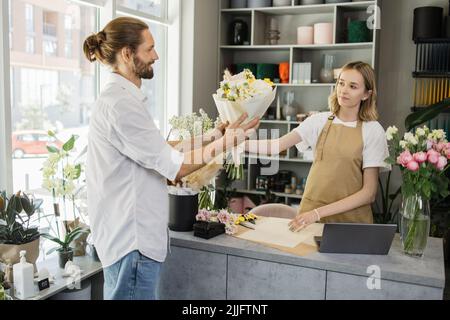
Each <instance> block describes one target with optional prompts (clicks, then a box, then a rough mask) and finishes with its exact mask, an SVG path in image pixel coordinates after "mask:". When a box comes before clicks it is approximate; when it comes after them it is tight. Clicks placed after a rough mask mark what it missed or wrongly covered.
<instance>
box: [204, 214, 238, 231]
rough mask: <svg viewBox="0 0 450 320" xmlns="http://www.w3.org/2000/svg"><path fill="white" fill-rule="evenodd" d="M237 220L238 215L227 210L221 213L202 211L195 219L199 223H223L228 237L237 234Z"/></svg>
mask: <svg viewBox="0 0 450 320" xmlns="http://www.w3.org/2000/svg"><path fill="white" fill-rule="evenodd" d="M237 218H238V215H236V214H234V213H231V212H229V211H227V210H225V209H223V210H219V211H216V210H206V209H201V210H199V211H198V214H197V216H196V217H195V219H196V220H197V221H206V222H219V223H223V224H224V225H225V233H226V234H228V235H233V234H235V233H236V232H237V230H238V229H237V225H236V221H237Z"/></svg>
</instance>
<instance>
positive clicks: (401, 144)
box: [400, 140, 408, 149]
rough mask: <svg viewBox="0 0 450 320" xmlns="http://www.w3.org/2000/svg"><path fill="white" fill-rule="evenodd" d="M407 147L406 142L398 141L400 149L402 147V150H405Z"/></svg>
mask: <svg viewBox="0 0 450 320" xmlns="http://www.w3.org/2000/svg"><path fill="white" fill-rule="evenodd" d="M407 145H408V142H407V141H405V140H402V141H400V147H402V148H403V149H406V146H407Z"/></svg>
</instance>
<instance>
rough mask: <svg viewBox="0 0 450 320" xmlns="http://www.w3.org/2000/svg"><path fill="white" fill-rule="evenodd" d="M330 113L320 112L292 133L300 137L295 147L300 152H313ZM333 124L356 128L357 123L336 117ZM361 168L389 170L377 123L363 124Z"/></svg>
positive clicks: (386, 147) (379, 127)
mask: <svg viewBox="0 0 450 320" xmlns="http://www.w3.org/2000/svg"><path fill="white" fill-rule="evenodd" d="M331 115H332V113H331V112H322V113H319V114H315V115H313V116H311V117H309V118H307V119H306V120H305V121H304V122H302V123H301V124H300V125H299V126H298V127H297V128H295V129H294V132H296V133H297V134H299V135H300V137H301V138H302V142H301V143H299V144H298V145H297V149H298V150H299V151H300V152H303V151H306V150H307V149H308V148H312V150H313V152H315V149H316V144H317V141H318V140H319V136H320V134H321V132H322V130H323V128H324V127H325V125H326V123H327V121H328V118H329V117H330V116H331ZM333 123H335V124H343V125H345V126H347V127H352V128H356V126H357V125H358V122H357V121H354V122H343V121H342V120H340V119H339V118H338V117H336V118H335V119H334V121H333ZM362 132H363V142H364V148H363V168H362V169H366V168H382V171H387V170H390V169H391V168H390V166H389V165H388V164H386V163H385V161H384V160H385V159H386V158H387V157H389V149H388V145H387V140H386V134H385V131H384V129H383V127H382V126H381V124H380V123H379V122H378V121H370V122H363V126H362Z"/></svg>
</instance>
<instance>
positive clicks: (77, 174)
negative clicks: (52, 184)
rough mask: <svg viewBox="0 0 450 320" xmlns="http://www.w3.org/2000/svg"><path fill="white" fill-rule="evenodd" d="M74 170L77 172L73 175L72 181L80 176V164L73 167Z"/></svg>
mask: <svg viewBox="0 0 450 320" xmlns="http://www.w3.org/2000/svg"><path fill="white" fill-rule="evenodd" d="M75 170H76V171H77V173H76V174H75V177H74V180H77V179H79V178H80V176H81V164H77V165H76V166H75Z"/></svg>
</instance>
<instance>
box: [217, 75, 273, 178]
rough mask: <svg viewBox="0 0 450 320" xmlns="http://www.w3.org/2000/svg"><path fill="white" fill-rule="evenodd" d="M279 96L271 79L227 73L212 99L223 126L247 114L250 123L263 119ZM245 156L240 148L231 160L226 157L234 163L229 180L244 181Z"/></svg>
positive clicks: (228, 170)
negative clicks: (241, 164) (242, 158)
mask: <svg viewBox="0 0 450 320" xmlns="http://www.w3.org/2000/svg"><path fill="white" fill-rule="evenodd" d="M276 94H277V90H276V88H275V89H274V88H273V83H272V82H271V81H270V80H269V79H264V80H257V79H255V76H254V75H253V74H252V72H251V71H250V70H248V69H245V70H244V71H242V72H241V73H239V74H237V75H234V76H233V75H231V73H230V72H229V71H228V70H225V74H224V77H223V81H222V82H221V83H220V88H219V89H218V90H217V92H216V94H214V95H213V98H214V102H215V103H216V107H217V110H218V111H219V116H220V119H221V120H222V122H224V123H225V122H227V121H228V122H229V123H233V122H235V121H236V120H238V119H239V117H240V116H241V115H242V114H244V113H247V114H248V119H247V121H251V120H252V119H253V118H256V117H258V118H261V117H262V116H263V115H264V114H265V113H266V111H267V109H268V108H269V107H270V105H271V103H272V102H273V101H274V99H275V97H276ZM243 152H244V150H243V148H242V147H237V148H236V151H235V152H233V153H232V157H227V162H228V163H230V160H231V159H232V162H234V164H228V165H227V173H228V175H229V177H230V178H233V179H241V178H242V167H241V166H240V157H241V154H242V153H243ZM230 158H231V159H230Z"/></svg>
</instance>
